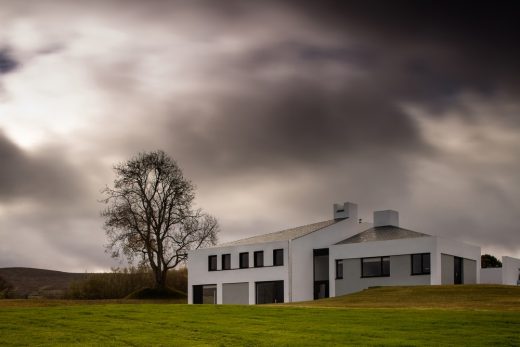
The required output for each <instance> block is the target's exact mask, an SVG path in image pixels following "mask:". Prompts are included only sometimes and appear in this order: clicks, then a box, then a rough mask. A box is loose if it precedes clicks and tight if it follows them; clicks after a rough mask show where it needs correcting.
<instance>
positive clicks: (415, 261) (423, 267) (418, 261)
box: [412, 253, 430, 275]
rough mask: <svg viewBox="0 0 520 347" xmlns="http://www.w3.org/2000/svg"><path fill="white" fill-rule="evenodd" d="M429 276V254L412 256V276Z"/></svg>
mask: <svg viewBox="0 0 520 347" xmlns="http://www.w3.org/2000/svg"><path fill="white" fill-rule="evenodd" d="M428 274H430V253H421V254H412V275H428Z"/></svg>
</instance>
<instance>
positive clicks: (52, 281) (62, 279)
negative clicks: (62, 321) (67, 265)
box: [0, 267, 85, 298]
mask: <svg viewBox="0 0 520 347" xmlns="http://www.w3.org/2000/svg"><path fill="white" fill-rule="evenodd" d="M0 277H2V278H3V279H4V280H5V281H7V282H8V283H10V284H11V285H12V286H13V292H14V293H13V295H14V296H15V297H19V298H25V297H27V296H31V295H35V296H43V297H53V298H54V297H62V296H63V294H64V292H65V290H66V289H67V288H68V287H69V285H70V284H71V283H72V282H73V281H76V280H80V279H82V278H84V277H85V274H82V273H70V272H62V271H54V270H44V269H34V268H26V267H9V268H0Z"/></svg>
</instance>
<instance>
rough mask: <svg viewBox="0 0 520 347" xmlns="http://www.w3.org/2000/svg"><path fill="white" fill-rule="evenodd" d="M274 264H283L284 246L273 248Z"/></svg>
mask: <svg viewBox="0 0 520 347" xmlns="http://www.w3.org/2000/svg"><path fill="white" fill-rule="evenodd" d="M273 266H283V248H282V249H274V250H273Z"/></svg>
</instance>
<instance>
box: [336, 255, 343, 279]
mask: <svg viewBox="0 0 520 347" xmlns="http://www.w3.org/2000/svg"><path fill="white" fill-rule="evenodd" d="M342 278H343V259H337V260H336V279H337V280H340V279H342Z"/></svg>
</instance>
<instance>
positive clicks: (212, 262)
mask: <svg viewBox="0 0 520 347" xmlns="http://www.w3.org/2000/svg"><path fill="white" fill-rule="evenodd" d="M208 271H217V256H216V255H210V256H209V257H208Z"/></svg>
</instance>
